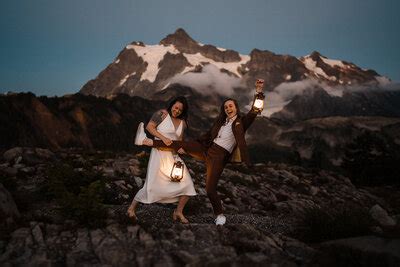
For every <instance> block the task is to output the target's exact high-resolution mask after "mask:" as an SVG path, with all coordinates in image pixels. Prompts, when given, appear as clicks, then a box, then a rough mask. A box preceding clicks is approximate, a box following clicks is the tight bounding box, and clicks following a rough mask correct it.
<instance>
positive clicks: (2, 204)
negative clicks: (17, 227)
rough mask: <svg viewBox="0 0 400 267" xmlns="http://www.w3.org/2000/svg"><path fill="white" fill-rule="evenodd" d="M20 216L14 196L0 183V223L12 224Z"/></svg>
mask: <svg viewBox="0 0 400 267" xmlns="http://www.w3.org/2000/svg"><path fill="white" fill-rule="evenodd" d="M19 217H20V213H19V211H18V208H17V205H16V204H15V202H14V199H13V197H12V196H11V194H10V192H8V191H7V189H5V188H4V186H3V184H1V183H0V220H1V221H0V224H5V225H6V226H11V225H12V224H13V223H15V222H16V220H17V219H18V218H19Z"/></svg>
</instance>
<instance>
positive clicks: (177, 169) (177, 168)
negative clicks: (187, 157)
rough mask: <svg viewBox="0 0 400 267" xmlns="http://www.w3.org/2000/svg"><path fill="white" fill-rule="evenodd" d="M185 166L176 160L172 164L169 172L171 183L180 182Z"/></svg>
mask: <svg viewBox="0 0 400 267" xmlns="http://www.w3.org/2000/svg"><path fill="white" fill-rule="evenodd" d="M184 167H185V165H183V163H182V161H180V160H177V161H175V163H174V166H173V167H172V171H171V176H170V177H171V181H173V182H180V181H181V180H182V178H183V169H184Z"/></svg>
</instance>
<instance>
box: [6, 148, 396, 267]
mask: <svg viewBox="0 0 400 267" xmlns="http://www.w3.org/2000/svg"><path fill="white" fill-rule="evenodd" d="M147 157H148V155H146V152H144V153H143V152H141V153H139V154H136V155H133V154H124V153H119V154H113V153H109V152H105V151H104V152H102V151H91V152H88V151H86V152H85V151H78V150H63V151H59V152H57V153H53V152H51V151H49V150H43V149H32V148H14V149H12V150H9V151H7V152H6V153H4V155H3V159H2V162H1V164H0V173H1V177H2V179H1V183H2V184H4V186H5V188H4V187H1V188H2V189H1V190H0V195H1V198H2V199H4V196H7V201H2V205H1V210H0V211H1V214H2V217H1V218H2V220H1V224H2V229H3V231H1V239H0V263H1V264H2V265H3V264H6V265H7V264H12V265H26V264H30V265H33V266H36V265H44V264H56V265H69V266H72V265H118V266H120V265H129V266H149V265H162V266H181V265H196V266H205V265H226V264H228V265H237V266H248V264H256V265H274V264H275V265H278V266H283V265H284V266H310V265H311V266H334V265H335V264H345V263H346V262H347V261H348V260H351V257H350V258H349V257H347V256H346V255H349V254H346V253H348V252H350V251H352V253H357V255H358V260H359V262H360V263H363V265H362V266H374V263H376V261H377V260H379V261H380V263H382V264H384V265H385V266H395V265H396V264H398V263H399V262H400V258H399V255H400V254H399V249H400V244H399V242H400V241H399V239H396V235H397V238H399V236H400V235H399V232H398V228H396V227H397V226H396V224H397V220H398V219H399V215H400V205H398V204H396V202H388V201H387V199H386V198H382V197H380V196H377V195H373V194H371V193H370V192H372V191H373V190H370V189H368V188H363V189H362V188H357V187H355V186H354V185H353V184H352V183H351V182H350V180H349V179H348V178H346V177H344V176H341V175H337V174H335V173H332V172H327V171H315V170H311V169H305V168H301V167H297V166H293V165H284V164H280V165H276V164H270V165H265V164H260V165H257V166H255V167H254V168H252V169H243V167H241V166H236V165H228V167H227V168H226V169H225V170H224V173H223V175H222V179H221V181H220V186H219V189H218V190H219V192H220V194H221V198H222V200H223V203H224V207H225V209H226V214H227V219H228V221H227V224H226V225H225V226H223V227H216V226H215V225H214V223H213V217H212V215H211V213H210V212H211V205H210V203H209V201H208V199H207V196H206V192H205V190H204V188H205V187H204V186H205V182H204V171H205V170H204V166H203V164H202V163H198V162H196V161H194V160H192V159H190V158H186V159H185V161H186V163H187V165H188V167H189V168H190V172H191V175H192V177H193V179H194V182H195V187H196V191H197V193H198V195H197V196H195V197H192V198H191V199H190V201H189V202H188V205H187V207H186V208H185V213H186V214H187V217H188V219H189V220H190V222H191V223H190V224H189V225H181V224H179V223H173V222H172V219H171V214H172V211H173V209H174V205H172V204H165V205H163V204H153V205H142V206H140V208H139V210H138V216H139V223H138V224H137V225H132V224H130V223H129V222H128V221H127V219H126V216H125V211H126V209H127V206H128V204H129V203H130V201H131V199H132V197H133V196H134V194H135V193H136V192H137V190H138V189H139V188H141V187H142V185H143V182H144V177H145V172H146V170H145V167H146V158H147ZM60 164H61V165H60ZM62 166H64V167H62ZM65 166H69V167H68V168H67V167H65ZM69 168H71V169H69ZM65 177H68V179H67V180H63V179H64V178H65ZM74 177H76V178H77V180H74V179H75V178H74ZM94 177H96V178H94ZM88 179H91V181H92V183H91V184H88V183H86V184H85V181H87V180H88ZM96 179H100V180H102V181H103V182H104V187H103V189H104V191H102V193H101V195H102V196H103V198H98V199H97V198H96V197H94V196H97V195H96V194H94V193H93V190H95V189H94V188H95V187H92V185H93V184H97V180H96ZM52 181H56V182H57V183H52ZM60 183H64V185H65V188H69V189H71V190H72V189H73V188H76V187H75V186H78V185H79V187H80V193H79V194H77V192H79V190H78V191H77V192H75V193H76V194H77V195H76V197H74V199H75V200H74V202H71V203H70V202H65V201H66V198H64V196H61V195H57V194H54V193H55V192H54V191H52V190H56V189H58V190H59V189H60V187H59V186H60ZM74 183H76V184H74ZM79 187H78V188H79ZM86 187H87V188H91V189H90V190H89V191H86V190H85V188H86ZM65 188H64V189H65ZM91 190H92V191H91ZM385 190H386V192H391V195H392V196H395V195H397V196H398V199H400V197H399V195H398V192H399V191H398V190H397V189H395V188H393V189H390V188H386V189H385ZM369 191H370V192H369ZM8 192H11V194H10V193H8ZM57 192H58V191H57ZM64 192H67V191H64ZM68 192H70V193H71V192H72V191H68ZM99 192H100V191H99ZM395 192H397V193H395ZM87 194H89V197H90V199H91V202H93V203H92V204H93V205H94V204H96V205H97V204H99V203H100V205H101V206H102V208H104V209H105V214H103V213H102V212H100V211H103V210H104V209H100V208H99V206H90V205H92V204H88V203H87V202H85V201H84V202H82V203H81V204H80V205H82V206H79V205H76V201H78V202H79V201H80V200H81V199H83V200H85V199H86V198H85V197H87ZM61 199H63V200H64V202H63V201H60V200H61ZM95 199H97V200H98V201H99V203H95V202H96V200H95ZM15 203H17V204H16V205H17V207H18V209H17V210H18V212H15V211H14V212H7V211H8V210H10V209H7V208H8V207H10V206H12V205H15ZM65 205H67V206H65ZM87 205H89V207H91V208H92V209H93V208H96V209H97V210H98V213H95V214H93V213H90V212H91V210H90V209H89V210H88V209H85V207H87ZM66 207H68V210H67V211H66V210H65V208H66ZM345 207H348V208H351V211H352V213H350V214H353V213H354V214H355V215H354V214H353V215H352V217H351V218H352V219H353V220H354V219H356V221H357V220H361V221H359V222H357V223H356V226H355V228H354V227H353V228H350V229H352V230H346V229H347V228H346V227H344V226H343V225H342V226H338V225H331V226H330V227H333V229H334V231H335V232H334V236H329V235H327V237H326V238H325V239H324V238H323V237H322V240H321V241H318V242H317V243H315V242H316V241H315V239H314V241H313V242H310V241H307V240H312V239H309V238H315V235H317V237H318V238H321V236H322V234H321V233H320V232H318V231H317V230H316V229H317V228H312V227H311V228H312V229H313V230H312V231H309V230H308V228H310V225H309V226H308V228H307V227H304V226H302V224H299V222H301V220H302V219H301V218H302V217H304V215H305V214H307V211H309V210H312V209H313V208H314V209H317V210H318V209H319V210H320V211H321V210H324V211H327V212H328V213H329V214H331V215H332V214H335V210H340V209H341V208H345ZM382 207H383V208H382ZM344 210H346V209H344ZM347 210H349V209H347ZM357 210H359V211H365V213H363V214H365V216H366V217H365V216H364V217H363V216H361V217H354V216H359V215H357V213H356V212H355V211H357ZM71 211H77V212H76V213H71ZM86 213H89V214H91V216H90V217H88V218H87V217H85V216H84V215H85V214H86ZM322 214H324V213H322ZM342 216H344V215H342ZM346 216H349V214H347V215H346ZM346 216H344V217H341V221H346V218H347V217H346ZM86 219H88V220H86ZM314 220H315V219H310V218H308V221H306V222H308V223H310V222H314V223H315V221H314ZM94 222H96V223H97V224H94ZM323 222H324V220H321V221H320V222H319V223H320V224H321V223H323ZM350 225H351V223H350ZM364 225H368V228H365V229H366V230H365V231H366V232H360V231H359V230H356V229H361V228H363V227H364ZM353 226H354V223H353ZM313 227H315V226H313ZM337 227H341V228H337ZM338 229H340V230H341V231H343V230H344V232H343V233H340V231H339V230H338ZM396 229H397V230H396ZM4 230H8V231H6V232H5V231H4ZM313 231H314V232H313ZM324 231H325V233H326V230H324ZM306 233H308V235H309V236H308V237H307V236H305V234H306ZM318 235H321V236H318ZM360 235H362V237H353V238H351V236H360ZM388 235H389V236H390V237H389V236H388ZM335 238H345V239H342V240H339V241H336V240H331V241H329V242H326V241H327V240H330V239H335ZM372 244H373V246H371V245H372ZM385 244H390V245H389V246H388V245H385ZM350 255H351V254H350ZM364 263H365V264H364ZM393 264H395V265H393Z"/></svg>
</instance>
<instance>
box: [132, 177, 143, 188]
mask: <svg viewBox="0 0 400 267" xmlns="http://www.w3.org/2000/svg"><path fill="white" fill-rule="evenodd" d="M134 178H135V183H136V185H137V187H139V188H142V186H143V181H142V178H140V177H137V176H135V177H134Z"/></svg>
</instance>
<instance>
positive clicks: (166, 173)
mask: <svg viewBox="0 0 400 267" xmlns="http://www.w3.org/2000/svg"><path fill="white" fill-rule="evenodd" d="M157 131H158V132H159V133H161V134H162V135H164V136H165V137H168V138H169V139H171V140H178V137H179V136H180V135H181V134H182V131H183V123H182V122H180V123H179V126H178V128H177V129H175V126H174V124H173V122H172V119H171V117H170V115H169V114H168V115H167V116H166V117H165V119H164V120H163V121H162V122H161V123H160V124H159V125H158V126H157ZM175 157H177V158H178V159H179V160H181V161H182V162H183V160H182V159H180V157H179V156H178V155H176V156H175ZM174 162H175V158H174V155H173V153H172V152H171V151H162V150H158V149H156V148H152V149H151V153H150V159H149V164H148V166H147V174H146V181H145V183H144V185H143V188H142V189H140V190H139V191H138V192H137V194H136V196H135V200H136V201H138V202H141V203H147V204H148V203H153V202H159V203H173V202H178V200H179V196H182V195H187V196H194V195H196V191H195V189H194V185H193V181H192V177H191V176H190V174H189V171H188V168H187V167H186V165H185V167H184V173H183V178H182V180H181V181H180V182H172V181H171V180H170V174H171V170H172V167H173V165H174Z"/></svg>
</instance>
